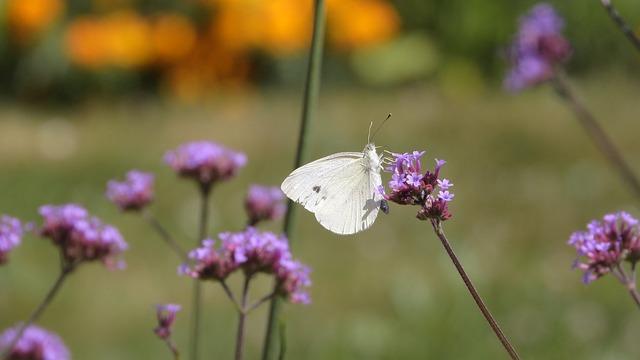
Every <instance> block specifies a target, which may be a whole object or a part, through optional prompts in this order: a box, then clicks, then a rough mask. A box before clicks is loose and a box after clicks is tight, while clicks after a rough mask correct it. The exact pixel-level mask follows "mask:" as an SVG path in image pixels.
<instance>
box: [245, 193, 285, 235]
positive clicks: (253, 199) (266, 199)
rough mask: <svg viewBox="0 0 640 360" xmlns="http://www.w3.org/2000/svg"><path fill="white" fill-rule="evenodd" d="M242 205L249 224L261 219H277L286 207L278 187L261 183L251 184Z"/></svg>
mask: <svg viewBox="0 0 640 360" xmlns="http://www.w3.org/2000/svg"><path fill="white" fill-rule="evenodd" d="M244 206H245V209H246V210H247V214H248V216H249V225H251V226H254V225H256V224H257V223H258V222H260V221H263V220H278V219H280V218H281V217H282V216H283V215H284V213H285V211H286V209H287V208H286V205H285V203H284V194H283V193H282V191H281V190H280V189H279V188H278V187H275V186H274V187H268V186H261V185H251V187H250V188H249V193H248V194H247V198H246V199H245V202H244Z"/></svg>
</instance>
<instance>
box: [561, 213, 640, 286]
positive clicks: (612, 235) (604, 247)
mask: <svg viewBox="0 0 640 360" xmlns="http://www.w3.org/2000/svg"><path fill="white" fill-rule="evenodd" d="M568 244H569V245H571V246H573V247H575V249H576V251H577V253H578V258H577V259H576V261H575V267H576V268H578V269H580V270H582V271H583V272H584V277H583V281H584V282H585V283H589V282H591V281H593V280H596V279H598V278H600V277H601V276H603V275H606V274H607V273H609V272H611V271H613V270H614V269H615V268H616V267H617V266H619V265H620V264H621V263H622V262H623V261H629V262H632V263H635V262H637V261H638V260H639V259H640V228H639V227H638V220H636V219H635V218H633V217H632V216H631V215H630V214H628V213H626V212H624V211H621V212H617V213H613V214H607V215H605V216H604V217H603V218H602V220H601V221H598V220H594V221H592V222H591V223H589V224H588V225H587V231H576V232H574V233H573V234H571V237H570V238H569V241H568Z"/></svg>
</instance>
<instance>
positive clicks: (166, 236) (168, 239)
mask: <svg viewBox="0 0 640 360" xmlns="http://www.w3.org/2000/svg"><path fill="white" fill-rule="evenodd" d="M142 217H143V218H144V220H145V221H146V222H147V223H148V224H149V225H150V226H151V227H152V228H153V230H155V231H156V232H157V233H158V235H160V237H161V238H162V240H164V242H165V243H166V244H167V245H168V246H169V247H170V248H171V250H173V252H175V253H176V255H178V256H179V257H180V258H181V259H182V260H183V261H187V260H188V258H187V252H186V251H184V249H183V248H182V247H181V246H180V244H178V242H177V241H176V240H175V239H174V238H173V237H172V236H171V234H170V233H169V232H168V231H167V229H165V228H164V227H163V226H162V224H161V223H160V221H158V219H156V218H155V216H153V214H152V213H151V212H150V211H149V210H147V209H144V210H143V211H142Z"/></svg>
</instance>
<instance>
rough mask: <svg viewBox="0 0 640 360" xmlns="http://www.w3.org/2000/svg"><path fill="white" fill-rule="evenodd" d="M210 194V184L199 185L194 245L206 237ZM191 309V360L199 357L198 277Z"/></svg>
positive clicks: (200, 305) (200, 291)
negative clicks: (198, 216)
mask: <svg viewBox="0 0 640 360" xmlns="http://www.w3.org/2000/svg"><path fill="white" fill-rule="evenodd" d="M210 195H211V186H208V185H207V186H205V185H202V186H201V187H200V200H201V204H200V225H199V231H198V239H197V242H196V246H199V245H200V242H201V241H202V240H204V239H206V238H207V228H208V222H209V197H210ZM192 294H193V295H192V309H191V353H190V359H191V360H198V359H199V357H200V356H199V350H200V348H199V346H200V317H201V312H202V284H201V283H200V281H199V280H198V279H195V280H193V290H192Z"/></svg>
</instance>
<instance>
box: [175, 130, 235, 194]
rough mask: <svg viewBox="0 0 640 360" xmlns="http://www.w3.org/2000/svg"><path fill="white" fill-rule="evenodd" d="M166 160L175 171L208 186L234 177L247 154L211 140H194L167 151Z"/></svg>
mask: <svg viewBox="0 0 640 360" xmlns="http://www.w3.org/2000/svg"><path fill="white" fill-rule="evenodd" d="M164 160H165V162H166V163H167V164H169V166H171V168H173V170H174V171H176V172H177V173H178V174H179V175H181V176H184V177H190V178H194V179H195V180H197V181H198V182H199V183H200V185H202V186H205V187H208V186H211V185H212V184H214V183H215V182H217V181H222V180H228V179H230V178H232V177H234V176H235V175H236V174H237V173H238V170H239V169H240V168H242V167H244V166H245V165H246V163H247V156H246V155H245V154H243V153H240V152H236V151H233V150H231V149H228V148H226V147H224V146H222V145H219V144H216V143H214V142H210V141H194V142H189V143H186V144H182V145H180V146H179V147H178V148H177V149H175V150H171V151H169V152H167V154H166V155H165V157H164Z"/></svg>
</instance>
